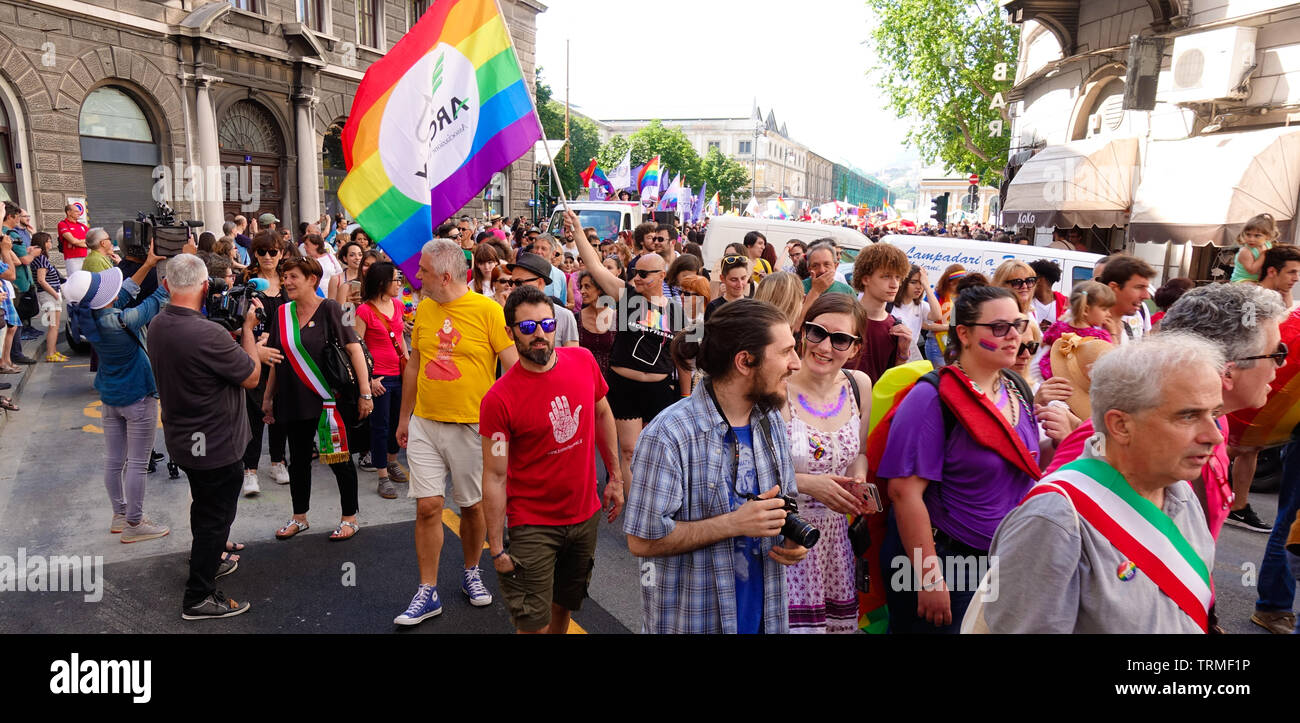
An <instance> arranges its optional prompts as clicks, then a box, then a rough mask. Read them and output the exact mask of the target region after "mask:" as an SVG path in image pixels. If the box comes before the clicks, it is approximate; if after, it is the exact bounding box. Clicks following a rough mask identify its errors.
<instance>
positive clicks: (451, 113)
mask: <svg viewBox="0 0 1300 723" xmlns="http://www.w3.org/2000/svg"><path fill="white" fill-rule="evenodd" d="M541 137H542V130H541V126H540V124H539V122H538V120H537V113H536V112H535V110H534V108H533V102H532V97H531V96H530V95H529V94H528V87H527V85H526V84H525V82H524V78H523V74H522V73H521V72H520V69H519V61H518V59H517V58H516V57H515V51H514V48H513V47H512V46H511V44H510V34H509V32H508V31H507V30H506V25H505V21H504V20H503V19H502V17H501V15H500V13H499V12H498V11H497V6H496V3H495V2H494V0H437V2H435V3H434V4H433V6H432V7H431V8H429V9H428V10H427V11H426V12H425V13H424V16H423V17H422V18H421V19H420V21H419V22H418V23H416V24H415V27H413V28H411V30H410V31H409V32H407V33H406V35H404V36H402V39H401V40H399V41H398V42H397V44H396V45H394V46H393V49H392V50H390V51H388V53H387V54H386V55H385V56H384V57H383V58H381V59H379V60H378V61H376V62H375V63H374V64H373V65H371V66H370V68H369V69H368V70H367V71H366V74H365V77H364V78H362V80H361V84H360V86H358V88H357V93H356V98H355V100H353V102H352V110H351V112H350V113H349V114H348V122H347V125H346V126H345V127H344V129H343V154H344V161H345V162H346V165H347V169H348V175H347V177H346V178H345V179H344V180H343V183H342V184H341V185H340V186H339V200H340V201H342V203H343V207H344V208H345V209H347V211H348V214H349V215H351V216H352V217H353V218H355V219H357V222H358V223H360V224H361V227H362V228H364V229H365V230H366V233H367V234H369V235H370V236H371V237H372V238H374V239H375V240H376V241H378V242H379V245H380V246H381V247H383V249H384V251H386V252H387V253H388V255H389V256H390V257H392V259H393V260H394V261H396V262H397V264H398V265H399V266H401V268H402V270H403V271H404V272H406V274H407V277H408V278H412V279H414V278H415V273H416V271H417V270H418V268H419V261H420V259H419V255H420V249H421V247H423V246H424V244H425V242H427V241H429V240H430V239H431V238H433V228H434V226H435V225H436V224H437V223H441V222H442V221H443V220H445V219H447V218H450V217H451V216H452V215H453V214H455V212H456V211H457V210H458V209H460V208H461V207H462V206H464V205H465V203H467V202H468V201H469V200H470V199H472V198H474V197H475V196H476V195H478V194H479V192H480V191H482V190H483V187H484V186H486V185H487V184H488V182H489V181H490V180H491V179H492V174H494V173H496V172H497V171H500V170H501V169H503V168H505V167H506V166H508V165H510V164H511V163H513V162H514V161H515V160H516V159H518V158H519V157H520V156H522V155H523V154H525V153H527V152H528V151H529V150H530V149H531V148H532V147H533V143H534V142H535V141H537V140H538V139H539V138H541Z"/></svg>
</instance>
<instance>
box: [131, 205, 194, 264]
mask: <svg viewBox="0 0 1300 723" xmlns="http://www.w3.org/2000/svg"><path fill="white" fill-rule="evenodd" d="M202 227H203V222H202V221H177V220H176V212H175V211H173V210H172V208H171V206H168V205H167V204H166V203H163V202H162V201H159V202H158V213H151V214H147V215H146V214H145V213H144V212H143V211H141V212H140V213H138V214H136V220H134V221H123V222H122V252H123V253H125V254H126V255H127V256H130V257H132V258H137V259H143V258H145V257H146V256H148V255H149V244H150V242H152V243H153V251H154V253H156V254H158V255H159V256H162V257H163V258H167V259H169V258H171V257H173V256H176V255H177V254H179V253H181V251H182V250H184V248H185V242H187V241H189V240H190V235H191V233H192V232H191V231H190V229H192V228H202Z"/></svg>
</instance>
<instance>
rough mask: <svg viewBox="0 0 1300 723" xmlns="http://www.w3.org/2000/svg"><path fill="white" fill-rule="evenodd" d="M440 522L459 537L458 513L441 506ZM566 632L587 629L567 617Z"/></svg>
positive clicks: (571, 633)
mask: <svg viewBox="0 0 1300 723" xmlns="http://www.w3.org/2000/svg"><path fill="white" fill-rule="evenodd" d="M442 524H444V525H446V526H447V529H449V530H451V534H453V535H455V536H457V537H460V515H458V514H456V513H455V512H452V511H451V510H450V509H449V508H446V507H444V508H442ZM483 549H485V550H486V549H488V544H487V543H486V542H484V543H483ZM566 634H568V635H586V634H587V631H586V630H584V629H583V627H582V626H581V625H579V624H578V621H577V620H574V619H573V618H569V629H568V630H567V631H566Z"/></svg>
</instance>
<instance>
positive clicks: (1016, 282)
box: [1007, 276, 1038, 289]
mask: <svg viewBox="0 0 1300 723" xmlns="http://www.w3.org/2000/svg"><path fill="white" fill-rule="evenodd" d="M1037 283H1038V277H1037V276H1027V277H1025V278H1023V279H1007V285H1008V286H1010V287H1011V288H1013V289H1023V288H1025V287H1026V286H1033V285H1034V284H1037Z"/></svg>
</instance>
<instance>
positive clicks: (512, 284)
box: [505, 276, 541, 288]
mask: <svg viewBox="0 0 1300 723" xmlns="http://www.w3.org/2000/svg"><path fill="white" fill-rule="evenodd" d="M534 281H541V279H540V278H538V277H536V276H534V277H533V278H531V279H510V280H509V281H506V282H505V283H507V284H509V285H510V288H514V287H516V286H523V285H524V284H531V283H533V282H534Z"/></svg>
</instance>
